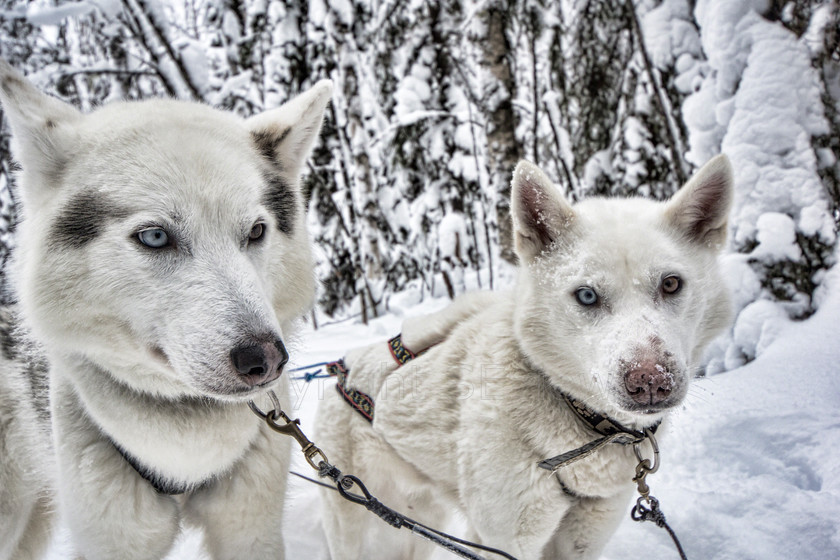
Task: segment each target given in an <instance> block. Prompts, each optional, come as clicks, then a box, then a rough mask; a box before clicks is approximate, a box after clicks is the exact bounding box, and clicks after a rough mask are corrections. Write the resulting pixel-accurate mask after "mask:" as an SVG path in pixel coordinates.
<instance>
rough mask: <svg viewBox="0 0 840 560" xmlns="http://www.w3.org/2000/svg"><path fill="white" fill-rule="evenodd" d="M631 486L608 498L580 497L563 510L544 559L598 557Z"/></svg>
mask: <svg viewBox="0 0 840 560" xmlns="http://www.w3.org/2000/svg"><path fill="white" fill-rule="evenodd" d="M631 494H632V489H628V490H627V491H626V492H622V493H620V494H618V495H616V496H613V497H611V498H581V499H578V500H577V501H576V502H575V504H574V505H573V506H572V507H571V508H570V509H569V511H568V512H567V513H566V516H565V517H564V518H563V521H562V522H561V523H560V527H559V528H558V530H557V533H555V535H554V537H553V538H552V539H551V542H550V543H549V544H548V546H546V548H545V552H544V553H543V559H544V560H588V559H594V558H598V557H599V556H600V555H601V551H602V550H603V549H604V546H606V544H607V540H608V539H609V538H610V536H611V535H612V534H613V533H614V532H615V530H616V528H617V527H618V524H619V522H620V521H621V516H622V514H624V512H625V511H626V510H627V504H628V501H629V500H630V495H631Z"/></svg>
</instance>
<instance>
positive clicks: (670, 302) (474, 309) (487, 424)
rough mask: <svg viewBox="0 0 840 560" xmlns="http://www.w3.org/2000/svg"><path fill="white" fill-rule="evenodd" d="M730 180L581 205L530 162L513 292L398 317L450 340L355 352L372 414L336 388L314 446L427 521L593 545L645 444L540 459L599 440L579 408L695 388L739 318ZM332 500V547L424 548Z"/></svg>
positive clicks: (345, 554) (714, 170) (505, 546)
mask: <svg viewBox="0 0 840 560" xmlns="http://www.w3.org/2000/svg"><path fill="white" fill-rule="evenodd" d="M732 188H733V187H732V174H731V170H730V167H729V163H728V161H727V159H726V158H725V157H724V156H719V157H718V158H716V159H714V160H712V161H711V162H709V163H708V164H707V165H706V166H705V167H703V168H702V169H701V170H700V171H699V172H698V173H697V174H696V175H695V177H693V178H692V180H691V181H690V182H689V183H688V184H686V185H685V186H684V187H683V188H682V189H680V190H679V191H678V192H677V193H676V195H674V197H673V198H672V199H671V200H669V201H667V202H664V203H657V202H653V201H650V200H644V199H602V198H592V199H588V200H584V201H582V202H580V203H578V204H576V205H574V206H572V205H570V204H569V203H568V202H567V201H566V200H565V199H564V198H563V197H562V196H561V195H560V193H559V192H558V191H557V189H555V188H554V186H553V185H552V184H551V182H550V181H549V179H548V178H547V177H546V176H545V175H544V174H543V173H542V171H541V170H539V169H538V168H537V167H535V166H534V165H532V164H529V163H526V162H523V163H521V164H520V165H519V166H518V167H517V169H516V170H515V172H514V177H513V184H512V194H511V198H512V215H513V221H514V223H513V225H514V235H515V244H516V252H517V254H518V256H519V259H520V263H521V265H520V269H519V272H518V277H517V280H516V284H515V288H514V290H513V292H512V293H507V294H492V293H491V294H485V295H483V296H469V297H468V298H467V299H465V300H463V301H460V302H458V301H456V303H455V304H453V306H452V308H451V309H450V310H444V311H442V312H440V313H439V314H438V315H436V316H434V317H432V318H431V319H430V320H428V321H425V322H424V321H423V320H420V321H416V320H415V321H413V322H412V323H410V324H404V330H406V331H407V334H408V335H409V338H410V339H409V340H406V337H403V342H404V345H405V346H406V347H407V348H408V349H410V350H415V351H419V350H422V349H423V347H414V348H412V346H411V345H412V344H413V341H421V340H422V344H429V343H430V342H433V341H434V340H435V339H442V342H440V343H439V344H437V345H436V346H434V347H432V348H431V349H429V350H428V351H427V352H426V353H424V354H422V355H420V356H418V357H416V358H415V359H413V360H411V361H408V362H407V363H405V365H402V366H401V367H399V368H398V367H397V362H395V361H394V360H393V359H392V357H391V356H390V349H389V346H387V345H385V344H378V345H373V346H370V347H367V348H363V349H361V350H358V351H354V352H351V353H350V354H348V356H347V358H346V360H345V363H346V366H347V370H348V371H349V374H348V376H347V381H346V386H347V387H348V388H349V389H352V390H356V391H361V392H362V393H364V394H366V395H368V396H370V397H372V398H373V401H374V403H375V405H374V408H373V414H372V416H373V419H372V422H368V420H367V419H366V418H365V417H364V416H363V415H361V414H358V413H357V411H356V410H354V409H353V408H352V407H351V406H348V404H347V403H345V402H343V399H341V398H339V397H337V396H331V395H328V396H327V397H326V399H325V401H324V402H323V403H322V404H321V409H320V411H319V415H318V420H317V422H318V432H319V433H318V437H317V438H316V439H317V440H318V442H319V445H321V447H322V449H324V450H325V451H326V452H327V453H328V455H329V457H330V459H331V460H332V462H333V463H334V464H335V465H336V466H338V467H339V468H340V469H341V470H343V471H344V472H347V473H352V474H355V475H357V476H359V477H360V478H361V479H362V480H363V481H365V482H366V484H367V486H368V489H369V490H370V491H371V492H372V493H373V494H374V495H376V496H377V497H378V498H380V499H381V500H382V501H383V502H384V503H386V504H388V505H390V506H392V507H394V508H395V509H397V510H401V511H403V512H405V513H408V515H409V516H410V517H412V518H414V519H416V520H418V521H420V522H425V523H427V524H431V525H432V526H438V527H439V526H440V525H441V523H442V520H444V519H445V517H446V513H447V511H449V510H455V511H459V512H460V514H461V517H462V518H463V519H465V520H466V522H467V524H468V526H469V528H470V530H471V531H472V535H471V536H472V537H474V538H475V539H477V540H478V541H480V542H481V543H483V544H485V545H490V546H493V547H496V548H499V549H502V550H505V551H507V552H508V553H510V554H512V555H514V556H516V557H517V558H520V559H521V560H534V559H538V558H545V559H550V560H557V559H572V558H574V559H582V558H597V557H598V555H599V554H600V552H601V550H602V549H603V547H604V545H605V544H606V541H607V540H608V538H609V537H610V535H611V534H612V533H613V532H614V530H615V528H616V526H617V524H618V522H619V520H620V518H621V516H622V515H624V513H625V512H626V511H627V505H628V501H629V500H630V498H631V495H632V493H633V490H634V488H635V485H634V484H633V482H632V480H633V477H634V476H635V474H636V473H635V467H636V466H637V463H638V462H639V460H638V459H637V458H636V456H635V454H634V449H633V446H632V445H626V444H625V445H620V444H619V443H613V444H609V445H607V446H605V447H603V448H601V449H600V450H598V451H596V452H594V453H593V454H592V455H590V456H588V457H586V458H583V459H580V460H578V461H577V462H574V463H571V464H569V465H568V466H564V467H563V468H560V469H559V470H557V471H556V472H555V473H554V474H552V473H551V472H550V471H549V470H545V469H543V468H540V467H539V465H538V463H540V462H541V461H543V460H545V459H547V458H550V457H554V456H557V455H559V454H562V453H564V452H568V451H570V450H575V449H578V448H580V447H582V446H584V445H585V444H588V443H590V442H592V441H594V440H596V439H598V438H599V437H601V435H600V434H598V433H596V432H595V431H594V430H593V428H592V427H591V426H590V423H588V422H586V421H584V416H583V415H579V414H578V413H576V412H575V411H574V410H573V407H575V408H577V409H583V411H584V412H585V413H586V414H588V415H589V418H602V419H606V420H607V421H609V422H610V424H612V425H621V426H623V427H625V428H626V429H627V430H631V431H635V432H636V433H639V432H641V431H643V430H644V429H646V428H648V429H650V428H652V427H653V426H656V425H658V424H659V423H661V422H662V421H663V420H665V419H666V417H667V415H668V412H669V411H671V410H672V409H674V408H675V407H677V406H679V405H680V403H682V402H683V400H684V398H685V396H686V392H687V390H688V386H689V383H690V381H691V379H692V377H693V376H694V374H695V372H696V367H697V365H698V362H699V360H700V359H701V352H702V350H703V348H704V347H705V346H706V345H707V344H708V343H709V342H710V341H711V339H712V338H713V337H714V336H715V335H716V334H717V333H718V332H719V331H720V330H721V329H722V328H723V327H724V326H725V325H726V323H727V322H728V319H729V315H730V308H729V303H728V297H727V293H726V290H725V288H724V283H723V282H722V280H721V277H720V275H719V272H718V264H717V257H718V253H719V251H720V249H721V247H723V245H724V242H725V239H726V231H727V219H728V214H729V207H730V204H731V200H732ZM424 329H426V330H427V331H429V332H428V333H427V334H428V335H429V336H425V338H424V336H422V333H423V330H424ZM345 394H347V393H345ZM596 414H597V416H595V415H596ZM661 432H662V429H661V428H660V431H659V432H658V433H661ZM625 443H626V442H625ZM641 452H642V454H643V455H649V454H650V449H649V448H648V447H647V444H642V446H641ZM323 498H324V503H325V507H324V525H325V532H326V535H327V537H328V540H329V547H330V552H331V554H332V558H333V560H343V559H347V560H350V559H356V558H411V557H415V558H418V557H422V556H424V555H427V553H428V552H429V549H428V548H427V546H428V545H426V544H425V543H420V542H418V541H417V539H416V538H413V537H412V536H411V535H408V534H407V533H406V532H405V531H395V530H393V529H392V528H390V527H388V526H387V525H386V524H384V523H382V522H381V521H380V520H379V519H377V518H376V517H374V516H372V515H371V514H370V513H369V512H367V511H365V510H364V508H360V507H359V506H357V505H355V504H350V503H348V502H345V501H343V500H342V499H341V498H340V497H339V496H338V495H337V494H336V493H334V492H329V491H324V492H323Z"/></svg>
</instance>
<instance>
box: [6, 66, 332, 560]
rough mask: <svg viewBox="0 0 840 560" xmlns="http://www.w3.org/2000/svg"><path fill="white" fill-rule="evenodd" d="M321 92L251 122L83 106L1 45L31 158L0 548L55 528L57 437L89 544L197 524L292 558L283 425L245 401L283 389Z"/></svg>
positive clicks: (63, 507)
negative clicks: (304, 191)
mask: <svg viewBox="0 0 840 560" xmlns="http://www.w3.org/2000/svg"><path fill="white" fill-rule="evenodd" d="M331 91H332V84H331V83H330V82H329V81H322V82H319V83H318V84H316V85H315V86H314V87H313V88H312V89H311V90H309V91H307V92H305V93H303V94H302V95H300V96H299V97H297V98H295V99H293V100H292V101H290V102H288V103H287V104H285V105H283V106H282V107H280V108H277V109H274V110H270V111H266V112H264V113H262V114H260V115H257V116H255V117H252V118H250V119H247V120H242V119H240V118H238V117H236V116H235V115H232V114H229V113H225V112H221V111H217V110H214V109H211V108H209V107H207V106H204V105H201V104H197V103H188V102H179V101H172V100H149V101H144V102H136V103H114V104H110V105H107V106H105V107H102V108H101V109H98V110H96V111H94V112H93V113H90V114H81V113H80V112H78V111H77V110H75V109H74V108H73V107H71V106H69V105H67V104H65V103H63V102H61V101H59V100H57V99H55V98H52V97H49V96H47V95H44V94H42V93H41V92H39V91H37V90H36V89H35V88H34V87H33V86H32V85H31V84H29V83H28V82H27V81H26V80H25V79H24V78H23V76H21V75H20V74H19V73H18V72H17V71H15V70H14V69H13V68H11V67H10V66H9V65H8V64H7V63H6V62H3V61H0V101H2V105H3V111H4V113H5V116H6V118H7V119H8V122H9V123H10V125H11V128H12V132H13V148H14V153H15V155H16V158H17V159H18V161H19V162H20V164H21V165H22V168H23V170H22V173H21V175H20V177H19V179H20V182H19V189H18V192H17V200H18V202H19V204H20V208H21V214H22V221H21V222H20V223H19V227H18V232H17V248H16V249H15V257H14V262H13V266H12V276H13V281H14V285H15V295H16V297H17V299H18V302H19V305H18V306H17V309H16V311H15V314H16V316H18V317H19V318H20V320H21V322H22V324H23V328H22V329H17V330H14V331H9V332H7V333H6V335H5V337H4V345H3V349H4V360H3V363H2V370H0V450H2V453H0V498H2V502H0V558H4V559H5V558H13V559H15V560H21V559H27V558H36V557H38V556H39V555H40V554H41V553H42V549H43V547H44V545H45V543H46V542H48V540H49V539H48V534H49V526H50V520H49V517H50V510H51V507H50V503H49V502H50V492H51V488H49V487H48V485H46V484H45V482H44V481H45V480H48V475H47V474H46V473H44V470H45V469H44V468H42V466H43V465H44V464H46V463H49V462H50V461H51V459H50V457H51V455H52V454H53V453H54V455H55V466H56V468H55V471H56V473H57V476H56V477H55V482H54V488H55V491H56V494H57V501H56V504H57V509H58V511H59V513H60V515H61V517H62V518H63V520H64V521H65V522H66V524H67V525H68V526H69V528H70V532H71V536H72V542H73V545H74V547H75V548H76V550H77V553H78V555H79V556H80V557H83V558H87V559H89V560H93V559H115V558H119V559H141V558H143V559H153V558H154V559H159V558H161V557H163V556H165V555H166V553H167V551H168V550H170V548H171V547H172V545H173V542H174V540H175V538H176V535H177V534H178V532H179V529H180V527H181V526H182V525H194V526H198V527H201V528H202V529H203V530H204V533H205V544H206V548H207V552H208V553H209V554H210V556H211V557H212V558H214V559H234V558H282V557H283V556H284V551H283V540H282V537H281V531H280V522H281V517H282V514H283V501H284V500H283V498H284V493H285V485H286V484H285V479H286V472H287V470H288V468H287V467H288V463H289V442H288V441H286V440H287V439H288V438H278V437H272V436H271V435H270V434H269V433H268V428H267V427H266V426H265V424H264V423H262V422H260V421H259V419H258V418H256V417H255V416H254V415H253V414H252V413H251V411H250V410H249V408H248V405H247V401H248V400H249V399H255V398H257V399H258V400H259V399H260V398H264V393H265V392H266V391H267V390H269V389H272V390H274V391H276V392H277V393H278V394H279V395H281V400H282V399H285V397H286V395H287V392H288V388H287V384H288V381H287V380H286V376H283V375H281V374H282V373H283V368H284V365H285V363H286V362H287V360H288V353H287V350H286V348H285V345H284V341H288V338H289V337H290V336H293V335H294V331H295V326H294V321H295V319H296V318H297V317H300V314H301V313H302V312H303V311H304V310H305V309H306V307H307V306H308V305H310V303H311V299H312V295H313V289H314V277H313V270H312V260H311V255H310V240H309V237H308V234H307V232H306V229H305V216H304V204H303V200H302V195H301V193H300V190H299V186H298V183H299V178H298V175H299V172H300V169H301V166H302V165H303V163H304V161H305V159H306V157H307V156H308V153H309V150H310V149H311V146H312V144H313V143H314V140H315V139H316V138H317V135H318V131H319V129H320V125H321V120H322V115H323V112H324V108H325V106H326V104H327V102H328V101H329V99H330V96H331ZM18 334H22V336H23V337H24V338H25V339H27V340H30V341H33V342H31V343H30V344H29V345H30V346H33V348H34V351H33V352H31V353H24V350H22V347H21V345H20V344H19V343H18V342H17V341H15V340H12V337H14V336H17V335H18ZM40 356H43V357H44V358H45V359H46V362H47V363H48V369H49V382H48V385H49V413H46V412H44V411H43V410H41V411H40V414H37V413H36V410H38V409H39V408H40V409H43V408H45V407H44V406H43V402H44V397H45V394H44V389H43V388H42V387H41V386H40V383H41V377H42V374H41V373H39V368H38V367H37V362H38V360H39V359H40V358H39V357H40ZM22 364H25V365H22ZM44 369H46V368H44ZM31 396H34V397H36V400H38V401H39V402H40V403H41V404H40V405H36V404H31V401H32V400H33V399H31V398H30V397H31ZM50 417H51V418H50ZM45 418H46V420H45ZM45 423H48V424H50V428H51V437H50V436H45V435H44V430H42V429H40V428H41V427H42V426H43V425H44V424H45ZM51 442H52V443H51ZM51 448H52V450H51Z"/></svg>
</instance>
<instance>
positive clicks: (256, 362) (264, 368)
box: [230, 340, 289, 387]
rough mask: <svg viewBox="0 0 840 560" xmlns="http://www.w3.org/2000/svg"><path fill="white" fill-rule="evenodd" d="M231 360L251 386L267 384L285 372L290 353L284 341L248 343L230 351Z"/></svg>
mask: <svg viewBox="0 0 840 560" xmlns="http://www.w3.org/2000/svg"><path fill="white" fill-rule="evenodd" d="M230 360H231V362H233V367H234V369H236V371H237V373H239V376H240V377H241V378H242V380H243V381H244V382H245V383H247V384H248V385H250V386H252V387H253V386H255V385H265V384H266V383H268V382H270V381H274V380H275V379H277V378H278V377H280V374H281V373H283V366H284V365H286V362H288V361H289V353H288V352H286V347H285V346H283V342H282V341H280V340H275V341H273V342H263V343H261V344H253V343H250V344H248V343H246V344H243V345H241V346H237V347H236V348H234V349H233V350H231V351H230Z"/></svg>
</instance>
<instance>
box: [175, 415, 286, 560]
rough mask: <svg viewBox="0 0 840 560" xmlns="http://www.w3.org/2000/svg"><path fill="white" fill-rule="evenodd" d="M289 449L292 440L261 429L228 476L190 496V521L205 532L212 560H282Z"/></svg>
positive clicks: (188, 511) (264, 427) (264, 428)
mask: <svg viewBox="0 0 840 560" xmlns="http://www.w3.org/2000/svg"><path fill="white" fill-rule="evenodd" d="M249 414H250V412H249ZM254 421H255V422H257V421H258V419H257V418H256V417H254ZM290 446H291V439H290V438H288V437H281V436H278V434H276V433H274V432H271V431H270V429H269V428H268V426H267V425H263V426H262V428H261V430H260V433H259V435H258V436H257V438H256V440H255V441H254V443H253V444H252V446H251V448H250V449H249V450H248V451H247V452H246V453H245V455H244V456H243V457H242V458H241V459H240V460H239V462H238V463H237V464H236V466H234V467H233V469H232V471H231V472H230V473H228V474H226V475H224V476H222V477H220V478H219V479H217V480H216V481H215V482H213V483H212V484H209V485H208V486H207V487H205V488H202V489H200V490H198V491H196V492H195V493H194V494H193V495H192V496H190V498H189V500H188V501H187V504H186V506H185V515H186V516H187V522H189V523H190V524H195V525H198V526H200V527H203V528H204V532H205V543H206V546H207V550H208V552H209V553H210V556H211V558H213V560H236V559H242V558H248V559H249V560H283V558H284V554H285V553H284V548H283V547H284V544H283V533H282V518H283V504H284V499H285V495H286V479H287V475H288V472H289V464H290Z"/></svg>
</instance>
